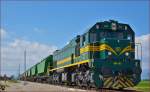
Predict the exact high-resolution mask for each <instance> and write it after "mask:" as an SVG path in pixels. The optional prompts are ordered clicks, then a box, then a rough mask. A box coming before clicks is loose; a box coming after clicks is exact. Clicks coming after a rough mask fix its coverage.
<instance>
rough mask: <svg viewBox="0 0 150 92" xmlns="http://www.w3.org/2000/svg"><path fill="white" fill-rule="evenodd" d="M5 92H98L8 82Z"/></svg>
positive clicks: (31, 83)
mask: <svg viewBox="0 0 150 92" xmlns="http://www.w3.org/2000/svg"><path fill="white" fill-rule="evenodd" d="M6 84H7V87H6V90H5V91H4V92H96V91H92V90H82V89H76V88H69V87H63V86H57V85H50V84H41V83H33V82H23V81H20V82H17V83H13V82H7V83H6Z"/></svg>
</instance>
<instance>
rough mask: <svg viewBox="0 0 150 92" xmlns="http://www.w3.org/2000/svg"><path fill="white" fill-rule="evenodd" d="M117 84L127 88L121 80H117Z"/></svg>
mask: <svg viewBox="0 0 150 92" xmlns="http://www.w3.org/2000/svg"><path fill="white" fill-rule="evenodd" d="M119 83H120V84H121V85H122V86H123V87H127V86H126V85H125V84H124V83H123V82H122V81H121V80H119Z"/></svg>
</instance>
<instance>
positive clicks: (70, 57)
mask: <svg viewBox="0 0 150 92" xmlns="http://www.w3.org/2000/svg"><path fill="white" fill-rule="evenodd" d="M141 72H142V70H141V65H140V60H139V59H135V34H134V31H133V30H132V29H131V27H130V26H129V25H128V24H122V23H118V22H117V21H113V20H110V21H104V22H98V23H96V24H95V25H93V26H92V27H91V28H90V29H89V30H88V31H87V32H85V33H84V34H83V35H78V36H76V37H75V38H74V39H72V40H71V41H70V42H69V44H67V45H66V46H65V47H64V48H62V49H61V50H56V51H55V52H54V53H53V55H50V56H48V57H47V58H45V59H44V60H42V61H41V62H40V63H38V64H36V65H34V66H33V67H31V68H30V69H28V70H27V71H26V72H25V73H23V74H22V77H21V78H22V79H23V78H24V77H26V79H27V80H29V81H38V82H43V81H44V82H48V83H51V84H65V85H66V84H67V85H77V86H85V87H96V88H114V89H119V88H126V87H133V86H135V85H137V84H138V83H139V82H140V80H141Z"/></svg>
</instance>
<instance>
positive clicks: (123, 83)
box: [120, 78, 128, 87]
mask: <svg viewBox="0 0 150 92" xmlns="http://www.w3.org/2000/svg"><path fill="white" fill-rule="evenodd" d="M120 81H121V84H122V85H123V86H124V87H128V86H127V85H126V84H125V82H124V80H123V78H120Z"/></svg>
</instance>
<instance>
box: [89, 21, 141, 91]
mask: <svg viewBox="0 0 150 92" xmlns="http://www.w3.org/2000/svg"><path fill="white" fill-rule="evenodd" d="M106 24H107V23H106ZM106 24H105V26H106ZM107 25H111V29H109V28H103V30H96V32H97V31H99V33H97V34H98V35H97V36H96V37H97V38H95V40H94V41H93V43H91V45H92V48H93V51H92V52H91V58H92V60H93V69H94V75H93V79H94V81H95V85H96V86H97V87H103V88H115V89H119V88H126V87H133V86H135V85H137V84H138V83H139V82H140V80H141V76H140V75H141V66H140V60H137V59H135V42H134V32H133V31H132V29H131V28H130V27H129V26H128V25H127V24H124V25H123V24H119V23H114V22H109V23H108V24H107ZM101 27H102V25H101ZM117 27H120V29H119V28H117ZM121 27H122V29H121ZM123 28H124V29H123ZM101 29H102V28H101ZM91 37H92V36H91Z"/></svg>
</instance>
